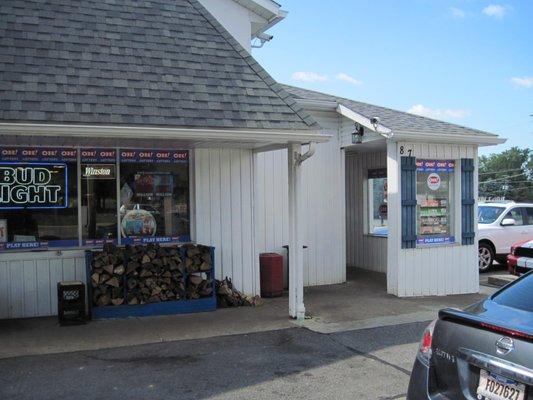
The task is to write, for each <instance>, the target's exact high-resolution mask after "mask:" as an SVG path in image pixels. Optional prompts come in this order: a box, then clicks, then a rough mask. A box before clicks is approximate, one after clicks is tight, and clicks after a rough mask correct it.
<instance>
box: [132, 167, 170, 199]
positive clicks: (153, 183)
mask: <svg viewBox="0 0 533 400" xmlns="http://www.w3.org/2000/svg"><path fill="white" fill-rule="evenodd" d="M172 190H173V179H172V175H171V174H170V173H154V172H139V173H137V174H135V195H136V196H138V197H150V198H153V197H171V196H172Z"/></svg>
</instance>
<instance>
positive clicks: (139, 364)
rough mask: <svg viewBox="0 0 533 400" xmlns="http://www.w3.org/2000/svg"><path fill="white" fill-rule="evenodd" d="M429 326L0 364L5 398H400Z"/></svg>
mask: <svg viewBox="0 0 533 400" xmlns="http://www.w3.org/2000/svg"><path fill="white" fill-rule="evenodd" d="M426 325H427V323H425V322H424V323H412V324H405V325H396V326H388V327H381V328H373V329H364V330H357V331H349V332H341V333H333V334H321V333H316V332H312V331H310V330H307V329H304V328H290V329H283V330H277V331H270V332H261V333H254V334H247V335H234V336H223V337H217V338H209V339H199V340H186V341H176V342H167V343H157V344H147V345H140V346H130V347H122V348H113V349H106V350H96V351H85V352H74V353H63V354H50V355H41V356H27V357H17V358H8V359H3V360H0V371H2V373H1V374H0V382H1V385H0V398H1V399H3V400H8V399H13V400H14V399H16V400H22V399H41V400H46V399H50V400H51V399H60V398H61V399H67V398H73V399H97V398H102V399H121V400H122V399H125V398H126V399H152V400H157V399H176V398H179V399H250V398H254V399H273V398H276V399H278V398H287V399H288V398H290V399H400V398H403V397H404V396H405V393H406V391H407V384H408V381H409V371H410V369H411V366H412V363H413V361H414V358H415V355H416V351H417V347H418V340H419V338H420V335H421V333H422V331H423V329H424V327H425V326H426Z"/></svg>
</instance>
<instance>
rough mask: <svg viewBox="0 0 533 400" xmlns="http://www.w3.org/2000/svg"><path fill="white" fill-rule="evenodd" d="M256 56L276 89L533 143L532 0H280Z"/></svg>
mask: <svg viewBox="0 0 533 400" xmlns="http://www.w3.org/2000/svg"><path fill="white" fill-rule="evenodd" d="M278 2H279V3H281V5H282V7H283V9H285V10H287V11H288V12H289V15H288V16H287V18H286V19H285V20H283V21H281V22H280V23H278V24H277V25H276V26H274V27H273V28H271V29H270V30H269V31H268V33H270V34H272V35H274V39H273V40H272V41H271V42H269V43H267V44H265V45H264V47H263V48H261V49H254V50H253V55H254V57H255V58H256V59H257V60H258V61H259V62H260V63H261V64H262V65H263V66H264V67H265V68H266V69H267V71H268V72H269V73H270V74H271V75H272V76H273V77H274V79H276V80H277V81H278V82H282V83H286V84H290V85H295V86H301V87H304V88H308V89H313V90H318V91H322V92H326V93H331V94H335V95H339V96H343V97H347V98H351V99H355V100H359V101H364V102H368V103H371V104H376V105H380V106H385V107H390V108H394V109H397V110H401V111H409V112H413V113H417V114H420V115H425V116H428V117H432V118H436V119H441V120H445V121H448V122H452V123H456V124H459V125H464V126H468V127H472V128H477V129H481V130H484V131H488V132H491V133H496V134H499V135H500V136H502V137H504V138H507V142H506V143H505V144H503V145H499V146H495V147H482V148H480V154H490V153H493V152H500V151H503V150H505V149H508V148H510V147H512V146H518V147H521V148H526V147H529V148H531V147H532V145H531V142H532V139H533V116H532V115H533V1H531V0H522V1H505V2H494V1H483V0H456V1H450V0H401V1H400V0H329V1H326V0H278Z"/></svg>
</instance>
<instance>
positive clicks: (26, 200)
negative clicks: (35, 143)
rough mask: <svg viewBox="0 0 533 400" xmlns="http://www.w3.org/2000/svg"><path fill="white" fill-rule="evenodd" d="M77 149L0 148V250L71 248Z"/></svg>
mask: <svg viewBox="0 0 533 400" xmlns="http://www.w3.org/2000/svg"><path fill="white" fill-rule="evenodd" d="M76 179H77V150H76V149H65V148H63V149H58V148H55V149H48V148H38V149H36V148H5V147H4V148H1V150H0V249H32V248H47V247H64V246H77V245H78V244H79V242H78V194H77V184H76Z"/></svg>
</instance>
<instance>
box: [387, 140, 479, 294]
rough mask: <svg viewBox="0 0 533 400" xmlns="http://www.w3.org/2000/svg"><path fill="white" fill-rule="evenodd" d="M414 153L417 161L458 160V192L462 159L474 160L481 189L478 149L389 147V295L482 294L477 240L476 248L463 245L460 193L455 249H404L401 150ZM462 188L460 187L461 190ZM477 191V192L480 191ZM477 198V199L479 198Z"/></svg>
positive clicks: (424, 145)
mask: <svg viewBox="0 0 533 400" xmlns="http://www.w3.org/2000/svg"><path fill="white" fill-rule="evenodd" d="M401 146H403V148H404V152H406V151H407V150H412V155H413V156H415V157H417V158H443V159H454V160H456V161H457V164H456V174H455V178H456V189H457V187H458V185H457V184H458V183H459V182H458V180H459V179H460V171H459V169H457V168H458V167H457V166H459V168H460V159H461V158H474V166H475V168H476V170H475V173H474V176H475V185H474V186H475V187H476V188H477V165H478V161H477V148H476V147H475V146H463V145H449V144H428V143H401V142H400V143H391V144H389V146H388V151H387V155H388V175H389V191H388V192H389V227H390V229H389V230H390V232H389V241H390V243H389V248H388V253H389V260H388V271H389V276H388V279H387V282H388V283H387V286H388V291H389V293H393V294H397V295H398V296H424V295H447V294H459V293H475V292H478V290H479V274H478V268H477V240H476V241H475V243H476V244H474V245H472V246H462V245H461V232H460V226H461V225H460V192H459V191H458V190H456V191H455V205H456V207H455V208H454V211H455V221H456V222H455V224H456V227H457V229H456V232H455V233H456V235H455V236H456V242H457V243H455V244H452V245H435V246H426V247H418V248H415V249H402V248H401V233H400V232H401V231H400V227H401V217H400V215H401V210H400V196H399V191H400V187H399V176H400V175H399V174H400V165H399V164H400V163H399V160H400V156H401V155H400V147H401ZM459 187H460V186H459ZM476 190H477V189H476ZM476 197H477V196H476Z"/></svg>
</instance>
